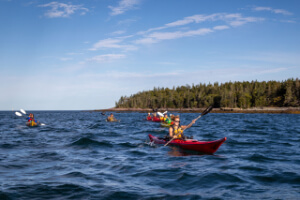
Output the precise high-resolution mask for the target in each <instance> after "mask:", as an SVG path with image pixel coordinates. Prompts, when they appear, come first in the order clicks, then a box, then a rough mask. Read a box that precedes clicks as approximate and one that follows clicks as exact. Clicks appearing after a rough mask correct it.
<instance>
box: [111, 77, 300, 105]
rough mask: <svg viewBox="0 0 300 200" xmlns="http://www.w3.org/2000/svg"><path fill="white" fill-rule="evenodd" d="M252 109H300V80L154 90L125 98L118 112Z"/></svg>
mask: <svg viewBox="0 0 300 200" xmlns="http://www.w3.org/2000/svg"><path fill="white" fill-rule="evenodd" d="M209 105H213V106H214V107H215V108H219V107H230V108H251V107H297V106H300V80H299V79H298V78H296V79H288V80H285V81H281V82H280V81H267V82H266V81H262V82H258V81H251V82H248V81H244V82H226V83H221V84H219V83H218V82H215V83H213V84H211V83H209V84H202V83H200V84H198V85H194V84H193V85H192V86H190V85H185V86H180V87H179V86H178V87H176V88H175V87H173V88H172V89H169V88H164V87H161V88H160V87H154V88H153V90H149V91H143V92H138V93H136V94H133V95H131V96H130V97H127V96H122V97H121V98H120V99H119V101H118V102H116V103H115V107H116V108H203V107H207V106H209Z"/></svg>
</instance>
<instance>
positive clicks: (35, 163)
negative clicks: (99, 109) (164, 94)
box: [0, 111, 300, 200]
mask: <svg viewBox="0 0 300 200" xmlns="http://www.w3.org/2000/svg"><path fill="white" fill-rule="evenodd" d="M34 113H35V117H36V119H38V120H39V121H41V122H43V123H45V124H47V125H46V126H40V127H37V128H29V127H26V126H25V121H24V119H23V118H21V117H17V116H15V115H14V114H13V113H12V112H0V119H1V122H0V199H1V200H4V199H30V200H33V199H172V200H173V199H300V115H292V114H214V113H209V114H208V115H205V116H203V117H202V118H201V119H200V120H199V121H197V122H196V124H195V125H194V126H193V127H192V128H190V129H188V130H187V131H186V133H185V134H186V135H193V136H194V138H197V139H200V140H215V139H219V138H222V137H227V138H228V139H227V141H226V142H225V143H224V144H223V145H222V146H221V147H220V148H219V150H218V151H217V152H216V153H215V155H197V153H191V152H189V153H187V152H182V151H180V150H178V149H173V148H171V147H163V146H150V145H149V139H148V138H147V135H148V134H149V133H151V134H152V135H156V136H164V135H165V134H167V129H165V128H160V127H159V123H154V122H147V121H143V120H142V118H143V117H145V114H143V113H115V116H116V118H118V119H120V120H121V122H120V123H108V122H105V116H102V115H101V114H100V113H95V112H75V111H74V112H67V111H65V112H61V111H60V112H58V111H57V112H56V111H55V112H54V111H52V112H50V111H45V112H42V111H39V112H34ZM180 115H181V123H182V124H187V123H188V122H190V121H191V120H192V119H193V118H195V117H197V116H198V115H199V114H197V113H190V114H189V113H183V114H180Z"/></svg>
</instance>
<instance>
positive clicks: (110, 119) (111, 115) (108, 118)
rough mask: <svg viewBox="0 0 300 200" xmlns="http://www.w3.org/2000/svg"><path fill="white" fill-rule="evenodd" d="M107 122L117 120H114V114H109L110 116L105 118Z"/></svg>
mask: <svg viewBox="0 0 300 200" xmlns="http://www.w3.org/2000/svg"><path fill="white" fill-rule="evenodd" d="M106 120H107V121H108V122H114V121H117V120H116V118H115V117H114V114H112V113H111V114H110V116H109V117H107V119H106Z"/></svg>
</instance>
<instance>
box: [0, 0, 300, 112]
mask: <svg viewBox="0 0 300 200" xmlns="http://www.w3.org/2000/svg"><path fill="white" fill-rule="evenodd" d="M299 14H300V2H299V1H298V0H286V1H284V0H263V1H262V0H243V1H241V0H226V1H224V0H85V1H82V0H81V1H79V0H72V1H71V0H68V1H64V0H55V1H52V0H50V1H48V0H0V94H1V98H0V110H18V109H21V108H23V109H27V110H93V109H105V108H111V107H114V106H115V102H116V101H118V100H119V99H120V97H121V96H130V95H132V94H135V93H137V92H141V91H147V90H152V89H153V88H154V87H168V88H173V86H175V87H177V86H182V85H187V84H188V85H192V84H194V85H197V84H200V83H205V84H209V83H215V82H218V83H225V82H229V81H231V82H234V81H255V80H257V81H270V80H276V81H284V80H286V79H289V78H299V75H300V56H299V55H300V37H299V36H300V26H299V22H300V18H299Z"/></svg>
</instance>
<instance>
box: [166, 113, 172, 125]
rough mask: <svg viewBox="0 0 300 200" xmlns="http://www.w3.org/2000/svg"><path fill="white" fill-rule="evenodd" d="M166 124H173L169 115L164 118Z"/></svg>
mask: <svg viewBox="0 0 300 200" xmlns="http://www.w3.org/2000/svg"><path fill="white" fill-rule="evenodd" d="M164 123H166V124H171V123H172V120H171V118H170V117H168V114H167V113H166V114H165V116H164Z"/></svg>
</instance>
